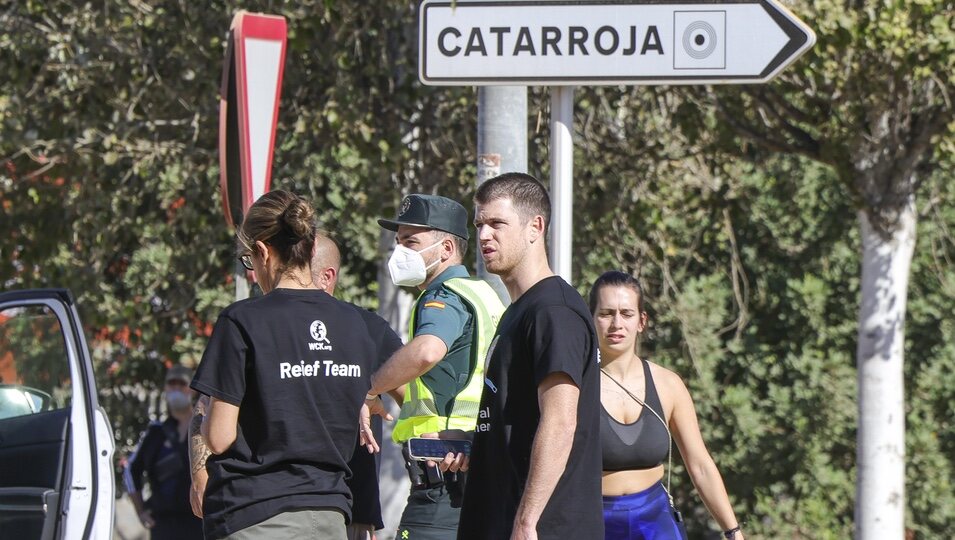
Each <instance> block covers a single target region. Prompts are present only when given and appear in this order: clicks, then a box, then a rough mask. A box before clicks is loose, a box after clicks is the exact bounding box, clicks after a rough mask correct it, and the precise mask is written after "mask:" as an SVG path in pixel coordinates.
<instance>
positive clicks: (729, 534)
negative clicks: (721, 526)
mask: <svg viewBox="0 0 955 540" xmlns="http://www.w3.org/2000/svg"><path fill="white" fill-rule="evenodd" d="M739 530H740V529H739V525H737V526H735V527H733V528H732V529H726V530H725V531H723V538H729V539H730V540H732V539H733V538H736V533H738V532H739Z"/></svg>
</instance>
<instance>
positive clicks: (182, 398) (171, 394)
mask: <svg viewBox="0 0 955 540" xmlns="http://www.w3.org/2000/svg"><path fill="white" fill-rule="evenodd" d="M166 403H167V404H168V405H169V410H170V412H181V411H184V410H187V409H189V407H191V406H192V399H191V398H190V397H189V395H188V394H186V393H185V392H180V391H179V390H170V391H168V392H166Z"/></svg>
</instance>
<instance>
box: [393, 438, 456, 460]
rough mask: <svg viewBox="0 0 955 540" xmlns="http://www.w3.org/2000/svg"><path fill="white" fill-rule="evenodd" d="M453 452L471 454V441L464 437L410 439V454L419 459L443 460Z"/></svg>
mask: <svg viewBox="0 0 955 540" xmlns="http://www.w3.org/2000/svg"><path fill="white" fill-rule="evenodd" d="M449 453H451V454H464V455H466V456H468V455H470V454H471V441H466V440H463V439H424V438H421V437H412V438H410V439H408V455H409V456H411V458H412V459H414V460H417V461H425V460H429V459H430V460H436V461H437V460H441V459H444V456H446V455H448V454H449Z"/></svg>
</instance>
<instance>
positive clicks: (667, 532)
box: [603, 482, 686, 540]
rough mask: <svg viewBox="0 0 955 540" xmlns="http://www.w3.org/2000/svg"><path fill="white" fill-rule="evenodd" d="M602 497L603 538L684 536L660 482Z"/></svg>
mask: <svg viewBox="0 0 955 540" xmlns="http://www.w3.org/2000/svg"><path fill="white" fill-rule="evenodd" d="M603 500H604V529H605V531H606V532H605V533H604V539H605V540H686V537H685V536H683V533H681V532H680V528H679V527H678V526H677V523H676V519H675V518H674V517H673V511H672V510H671V508H670V500H669V498H667V492H666V490H665V489H663V483H662V482H657V483H656V484H653V485H652V486H650V487H648V488H647V489H645V490H643V491H641V492H639V493H633V494H630V495H621V496H620V497H604V498H603Z"/></svg>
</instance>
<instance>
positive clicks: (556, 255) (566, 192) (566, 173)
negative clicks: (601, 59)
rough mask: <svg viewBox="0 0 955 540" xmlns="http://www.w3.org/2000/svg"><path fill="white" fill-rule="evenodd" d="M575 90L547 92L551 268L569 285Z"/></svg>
mask: <svg viewBox="0 0 955 540" xmlns="http://www.w3.org/2000/svg"><path fill="white" fill-rule="evenodd" d="M573 133H574V87H573V86H555V87H552V88H551V90H550V197H551V219H550V230H551V235H550V266H551V269H552V270H553V271H554V272H556V273H557V275H559V276H560V277H562V278H564V280H565V281H566V282H567V283H572V282H571V275H570V274H571V272H570V257H571V253H572V250H573V243H572V239H573V236H572V235H573V218H574V216H573V211H574V205H573V196H574V139H573Z"/></svg>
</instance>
